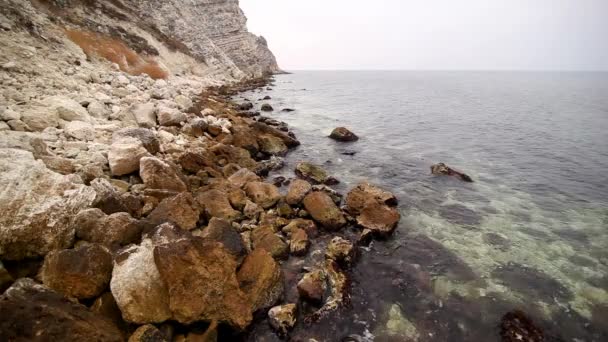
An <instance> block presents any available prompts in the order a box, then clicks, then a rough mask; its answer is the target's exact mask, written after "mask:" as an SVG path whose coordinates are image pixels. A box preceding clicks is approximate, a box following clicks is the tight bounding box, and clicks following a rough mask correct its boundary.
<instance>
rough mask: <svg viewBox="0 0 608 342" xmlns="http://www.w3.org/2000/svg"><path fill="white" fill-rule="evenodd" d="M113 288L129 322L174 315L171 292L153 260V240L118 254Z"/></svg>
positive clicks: (166, 317)
mask: <svg viewBox="0 0 608 342" xmlns="http://www.w3.org/2000/svg"><path fill="white" fill-rule="evenodd" d="M110 288H111V290H112V295H113V296H114V298H115V299H116V303H117V305H118V307H119V308H120V311H121V312H122V317H123V318H124V320H125V321H127V322H131V323H137V324H146V323H160V322H164V321H166V320H168V319H170V318H171V316H172V314H171V310H170V308H169V293H168V290H167V286H166V285H165V283H164V281H163V280H162V279H161V276H160V273H159V271H158V268H157V267H156V264H155V263H154V244H153V242H152V240H150V239H144V240H143V241H142V243H141V244H140V245H139V246H135V245H132V246H129V247H127V248H125V249H123V250H122V251H121V252H119V253H118V254H117V255H116V257H115V258H114V270H113V271H112V280H111V281H110Z"/></svg>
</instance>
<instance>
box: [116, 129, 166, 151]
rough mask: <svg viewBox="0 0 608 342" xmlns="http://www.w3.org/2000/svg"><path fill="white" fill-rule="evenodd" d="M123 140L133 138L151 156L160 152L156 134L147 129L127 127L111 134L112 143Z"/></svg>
mask: <svg viewBox="0 0 608 342" xmlns="http://www.w3.org/2000/svg"><path fill="white" fill-rule="evenodd" d="M123 138H135V139H137V140H139V141H141V143H142V144H143V146H144V148H145V149H146V150H148V152H150V153H151V154H156V153H158V152H160V142H159V141H158V138H157V137H156V133H155V132H154V131H152V130H150V129H147V128H137V127H128V128H122V129H119V130H118V131H116V132H114V134H112V141H113V142H114V141H119V140H121V139H123Z"/></svg>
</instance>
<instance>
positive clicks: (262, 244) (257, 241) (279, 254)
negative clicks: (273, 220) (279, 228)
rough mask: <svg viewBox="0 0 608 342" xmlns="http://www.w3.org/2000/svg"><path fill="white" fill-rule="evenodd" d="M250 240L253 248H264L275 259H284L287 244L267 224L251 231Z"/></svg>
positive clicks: (287, 247)
mask: <svg viewBox="0 0 608 342" xmlns="http://www.w3.org/2000/svg"><path fill="white" fill-rule="evenodd" d="M251 242H252V244H253V248H254V250H255V249H258V248H260V249H265V250H266V251H267V252H269V253H270V254H271V255H272V256H273V258H275V259H286V258H287V257H288V256H289V246H288V245H287V244H286V243H285V242H284V241H283V240H282V239H281V238H280V237H279V236H278V235H276V234H275V232H274V230H273V229H272V228H271V227H268V226H262V227H258V228H256V229H254V230H253V232H252V233H251Z"/></svg>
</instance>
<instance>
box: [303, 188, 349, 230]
mask: <svg viewBox="0 0 608 342" xmlns="http://www.w3.org/2000/svg"><path fill="white" fill-rule="evenodd" d="M304 208H306V211H308V212H309V213H310V216H312V218H313V219H314V220H315V221H317V222H318V223H319V224H321V225H322V226H323V227H324V228H326V229H328V230H339V229H340V228H342V227H343V226H344V225H346V219H345V218H344V215H343V214H342V212H341V211H340V209H339V208H338V207H337V206H336V204H335V203H334V201H333V200H332V199H331V197H329V195H328V194H326V193H325V192H320V191H314V192H311V193H309V194H308V195H306V197H304Z"/></svg>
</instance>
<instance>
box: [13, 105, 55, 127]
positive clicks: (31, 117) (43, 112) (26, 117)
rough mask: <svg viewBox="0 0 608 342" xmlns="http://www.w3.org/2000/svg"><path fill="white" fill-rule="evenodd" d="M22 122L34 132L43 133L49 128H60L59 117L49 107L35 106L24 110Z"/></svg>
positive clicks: (28, 106) (29, 106)
mask: <svg viewBox="0 0 608 342" xmlns="http://www.w3.org/2000/svg"><path fill="white" fill-rule="evenodd" d="M21 121H23V123H25V124H26V125H27V127H29V128H30V129H31V130H32V131H37V132H42V131H43V130H44V129H45V128H47V127H57V126H59V115H58V114H57V112H56V111H55V110H53V109H52V108H49V107H48V106H41V105H36V104H33V105H27V106H26V107H25V108H23V110H22V112H21Z"/></svg>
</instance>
